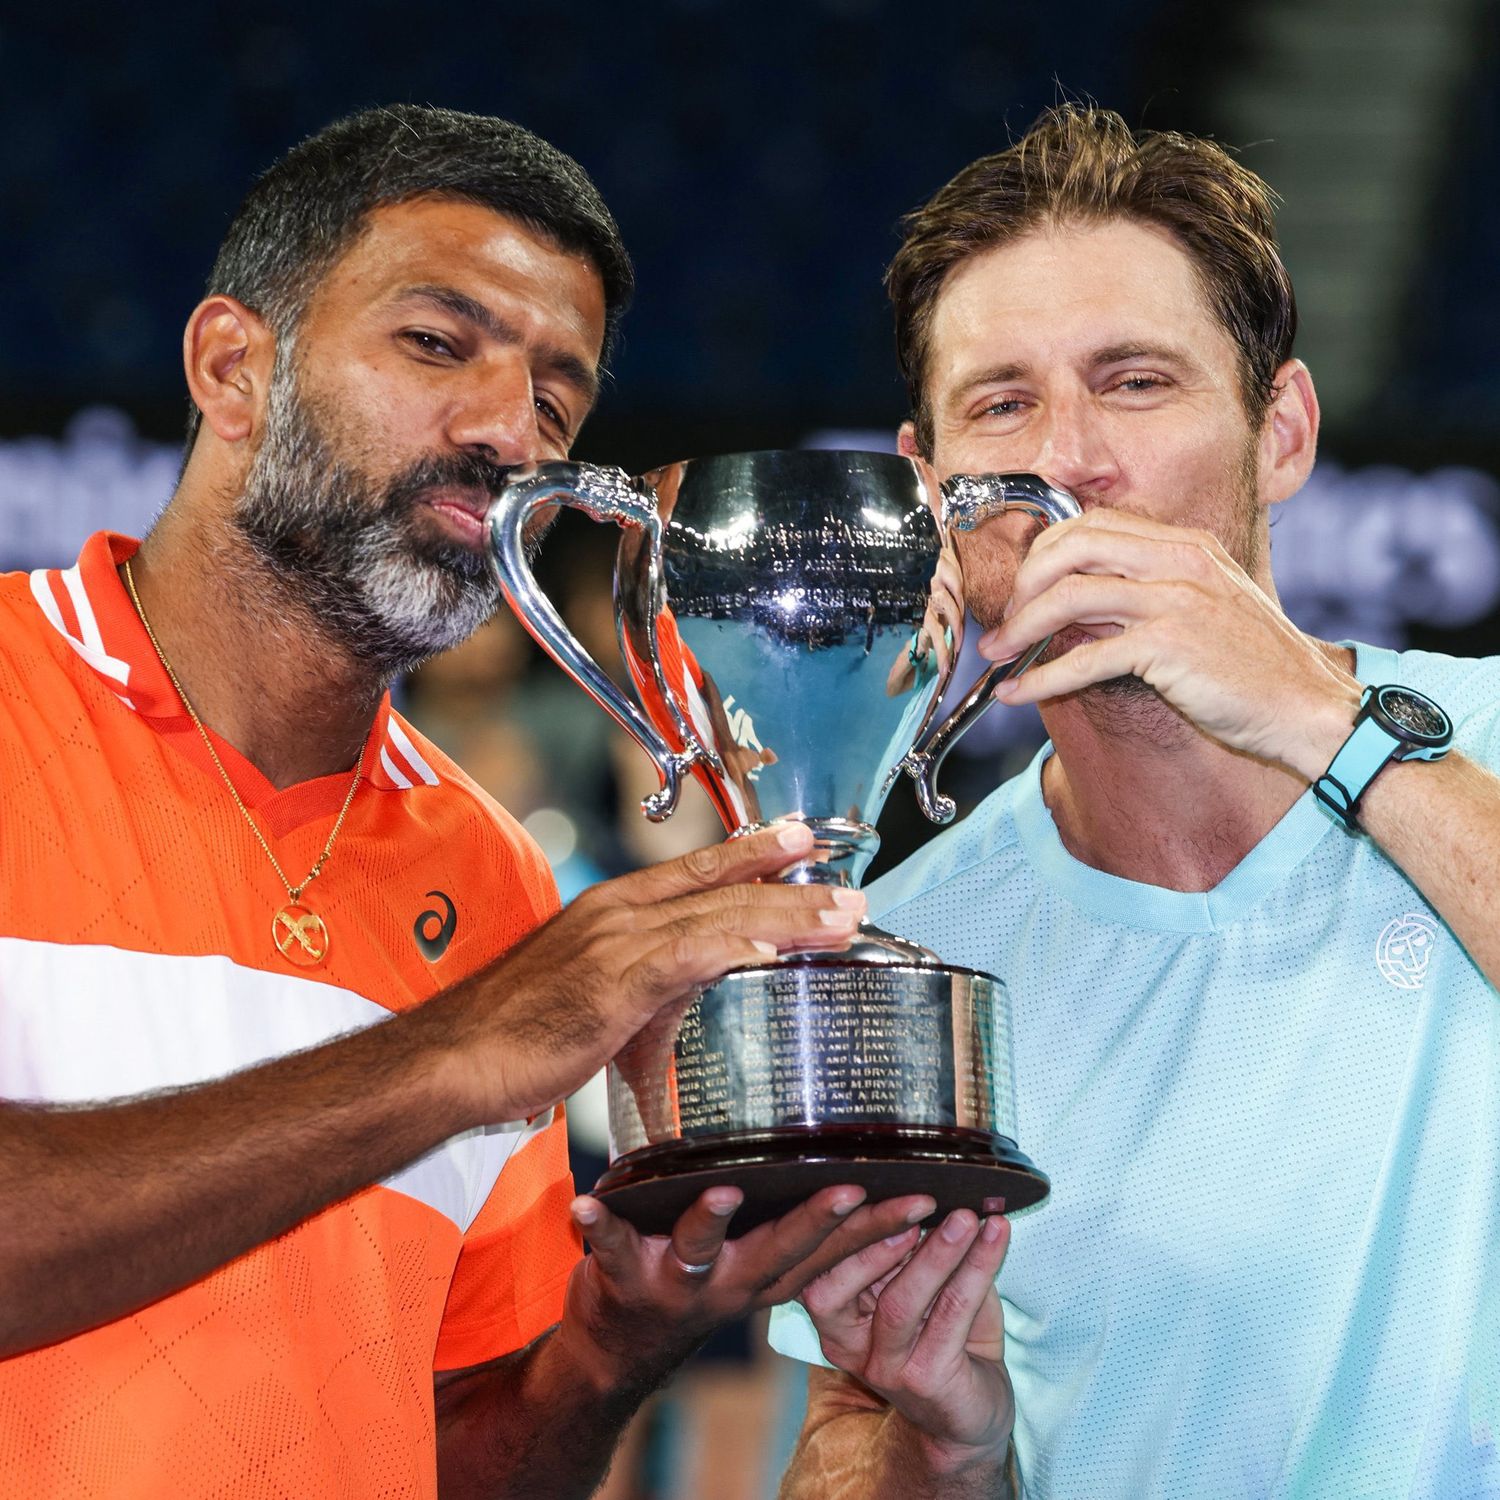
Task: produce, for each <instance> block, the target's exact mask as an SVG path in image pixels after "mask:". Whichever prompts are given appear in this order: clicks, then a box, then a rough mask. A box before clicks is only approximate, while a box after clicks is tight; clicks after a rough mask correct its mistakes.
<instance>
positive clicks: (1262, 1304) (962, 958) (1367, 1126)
mask: <svg viewBox="0 0 1500 1500" xmlns="http://www.w3.org/2000/svg"><path fill="white" fill-rule="evenodd" d="M1357 675H1358V676H1359V678H1360V679H1361V680H1362V681H1364V682H1374V683H1380V682H1403V683H1407V684H1409V685H1411V686H1413V687H1416V688H1418V689H1420V690H1421V691H1423V692H1426V693H1427V694H1429V695H1430V696H1431V697H1433V698H1434V699H1436V700H1437V702H1439V703H1441V704H1442V705H1443V706H1444V707H1445V708H1446V709H1447V710H1448V712H1449V713H1450V714H1451V715H1452V716H1453V718H1454V720H1455V722H1456V723H1457V724H1458V733H1457V738H1456V744H1457V745H1458V747H1459V748H1461V749H1462V750H1463V751H1464V752H1465V753H1466V754H1468V755H1470V756H1471V757H1473V758H1474V759H1476V760H1478V761H1480V762H1482V763H1484V764H1486V765H1488V766H1490V767H1492V768H1493V767H1495V766H1496V765H1497V764H1500V659H1490V660H1485V661H1460V660H1456V659H1453V658H1450V657H1443V656H1435V655H1429V654H1425V653H1417V652H1409V653H1406V654H1404V655H1400V656H1398V655H1396V654H1395V653H1393V652H1388V651H1378V650H1374V649H1371V648H1367V647H1360V648H1359V649H1358V668H1357ZM1049 753H1050V746H1047V747H1043V750H1042V751H1041V753H1040V754H1039V755H1038V756H1037V758H1036V760H1035V761H1034V762H1033V763H1032V765H1031V766H1030V768H1029V769H1028V770H1027V771H1026V772H1025V773H1023V774H1022V775H1021V776H1018V777H1017V778H1015V779H1014V780H1012V781H1010V782H1008V783H1006V784H1005V785H1004V786H1002V787H1000V788H999V789H998V790H997V791H996V792H995V793H994V794H993V795H992V796H990V797H989V798H988V799H987V800H986V801H985V802H984V804H983V805H982V806H981V807H980V808H979V809H978V810H977V811H976V812H975V813H974V814H973V815H972V816H971V817H969V818H967V819H966V820H965V821H964V822H963V823H962V824H960V825H959V826H958V827H956V828H954V829H953V830H951V831H950V832H948V833H945V834H943V835H942V836H941V837H939V838H937V839H935V840H934V841H933V842H932V843H931V844H930V845H928V846H927V847H926V848H925V849H923V850H922V851H921V852H920V853H919V854H918V855H916V856H915V857H914V858H913V859H911V860H909V861H907V863H906V864H904V865H903V866H902V867H901V868H900V869H899V870H897V871H895V872H894V873H893V874H891V875H890V876H888V877H887V878H886V879H884V880H881V881H879V882H878V883H877V884H876V885H875V886H874V887H873V888H872V890H871V909H872V913H873V914H874V915H876V916H877V917H879V919H880V920H881V922H882V925H884V926H886V927H888V928H890V929H891V930H893V931H895V932H898V933H901V934H903V935H904V936H907V937H911V938H915V939H916V940H917V941H919V942H922V943H924V944H926V945H928V946H929V947H931V948H933V949H934V950H935V951H936V952H937V953H938V954H940V955H941V957H942V958H943V959H944V960H945V961H947V962H950V963H955V964H963V965H968V966H971V967H973V968H977V969H984V970H988V971H989V972H990V973H993V974H996V975H998V976H999V977H1000V978H1001V979H1002V980H1003V981H1004V983H1005V985H1006V987H1007V989H1008V991H1009V995H1010V1003H1011V1007H1012V1031H1013V1037H1014V1047H1015V1079H1016V1119H1017V1128H1018V1141H1017V1144H1018V1145H1019V1146H1020V1148H1021V1150H1023V1151H1024V1152H1026V1153H1027V1155H1029V1156H1030V1157H1031V1158H1032V1160H1033V1161H1035V1162H1036V1163H1037V1165H1038V1166H1040V1167H1041V1168H1042V1170H1043V1171H1044V1172H1046V1173H1047V1174H1048V1175H1049V1176H1050V1178H1051V1180H1052V1195H1051V1197H1050V1199H1049V1200H1048V1201H1047V1202H1045V1203H1043V1204H1042V1205H1040V1206H1039V1207H1037V1208H1035V1209H1033V1210H1031V1211H1029V1212H1027V1213H1025V1214H1022V1215H1019V1216H1018V1217H1017V1221H1016V1224H1015V1230H1014V1236H1013V1240H1012V1244H1011V1249H1010V1253H1009V1255H1008V1257H1007V1259H1006V1262H1005V1265H1004V1267H1003V1269H1002V1270H1001V1273H1000V1278H999V1283H998V1284H999V1288H1000V1291H1001V1294H1002V1297H1003V1299H1004V1304H1005V1319H1006V1330H1005V1331H1006V1339H1005V1347H1006V1363H1007V1365H1008V1367H1009V1369H1010V1373H1011V1377H1012V1379H1013V1381H1014V1383H1015V1391H1016V1406H1017V1425H1016V1433H1015V1441H1016V1447H1017V1450H1018V1453H1019V1456H1020V1460H1021V1468H1022V1473H1023V1475H1024V1476H1025V1483H1026V1493H1027V1495H1028V1496H1033V1497H1047V1500H1190V1497H1191V1500H1200V1497H1201V1500H1313V1497H1317V1500H1354V1497H1360V1500H1365V1497H1372V1500H1375V1497H1378V1500H1394V1497H1403V1500H1404V1497H1420V1500H1474V1497H1479V1496H1496V1497H1500V1446H1497V1444H1500V996H1497V994H1496V991H1495V989H1494V988H1493V987H1492V986H1491V985H1490V984H1489V983H1488V982H1487V981H1486V980H1485V978H1484V977H1483V976H1482V975H1481V974H1480V973H1479V971H1478V970H1477V969H1476V968H1475V966H1474V964H1473V963H1472V962H1471V960H1470V959H1469V957H1468V955H1467V953H1466V952H1465V951H1464V949H1463V947H1462V946H1461V945H1460V944H1459V942H1458V940H1457V939H1456V938H1455V937H1454V936H1453V935H1452V933H1451V932H1450V931H1449V930H1448V929H1447V927H1446V926H1445V925H1444V924H1443V923H1442V921H1441V920H1440V919H1439V918H1438V917H1437V916H1436V915H1435V914H1434V913H1433V911H1432V909H1431V908H1430V907H1429V906H1428V904H1427V902H1426V901H1424V900H1423V898H1422V897H1421V895H1420V894H1419V893H1418V892H1417V890H1416V889H1415V888H1414V887H1413V886H1412V884H1411V883H1410V881H1408V880H1407V879H1406V877H1405V876H1404V875H1403V874H1402V873H1401V871H1400V870H1399V869H1397V868H1396V867H1395V866H1394V865H1393V864H1392V863H1391V862H1390V861H1389V860H1387V859H1386V858H1385V857H1384V856H1383V855H1382V854H1381V852H1380V850H1379V849H1378V848H1376V847H1375V845H1374V844H1373V843H1372V842H1371V841H1370V840H1369V839H1368V838H1365V837H1361V836H1354V835H1351V834H1349V833H1347V832H1345V831H1344V829H1343V828H1342V826H1340V825H1339V824H1338V823H1336V822H1335V821H1334V819H1333V818H1331V817H1330V816H1329V814H1328V813H1327V812H1325V811H1324V810H1323V808H1322V807H1321V806H1320V805H1319V804H1318V803H1317V802H1315V801H1314V799H1313V797H1312V795H1311V793H1308V794H1307V795H1306V796H1304V797H1303V798H1302V799H1301V800H1299V801H1298V802H1297V804H1296V805H1295V806H1294V807H1293V808H1292V809H1291V810H1290V811H1289V812H1288V813H1287V814H1286V816H1285V817H1284V818H1283V819H1282V820H1281V822H1280V823H1278V824H1277V826H1276V827H1275V828H1274V829H1272V831H1271V832H1270V833H1269V834H1268V835H1267V837H1266V838H1265V839H1264V840H1263V841H1262V842H1261V843H1260V844H1259V845H1257V846H1256V848H1254V849H1253V850H1252V851H1251V852H1250V853H1249V855H1248V856H1247V857H1246V858H1245V859H1244V860H1243V862H1242V863H1240V864H1239V865H1238V866H1237V867H1236V868H1235V869H1234V870H1233V871H1231V873H1230V874H1229V875H1228V876H1226V877H1225V879H1224V880H1223V881H1222V882H1221V883H1220V884H1219V885H1218V886H1217V887H1215V888H1214V889H1213V890H1211V891H1208V892H1205V893H1202V894H1185V893H1182V892H1177V891H1169V890H1163V889H1160V888H1159V887H1155V886H1148V885H1140V884H1136V883H1135V882H1132V881H1126V880H1121V879H1118V878H1116V877H1114V876H1111V875H1106V874H1102V873H1101V872H1099V871H1097V870H1094V869H1092V868H1090V867H1089V866H1087V865H1084V864H1082V863H1080V862H1079V861H1077V860H1075V859H1074V858H1073V857H1072V856H1071V855H1070V854H1068V852H1067V851H1066V849H1065V848H1064V847H1063V844H1062V842H1061V840H1060V839H1059V838H1058V835H1057V831H1056V828H1055V826H1054V825H1053V822H1052V819H1051V815H1050V814H1049V812H1048V810H1047V807H1046V804H1045V802H1044V801H1043V799H1042V793H1041V766H1042V762H1043V761H1044V760H1045V758H1046V756H1047V755H1048V754H1049ZM1495 875H1496V881H1497V887H1500V870H1497V871H1496V872H1495ZM1496 919H1497V920H1500V895H1497V898H1496ZM772 1343H773V1344H774V1345H775V1346H776V1347H777V1348H778V1349H780V1350H782V1352H784V1353H789V1354H793V1355H795V1356H796V1357H799V1358H803V1359H817V1358H818V1354H817V1342H816V1335H815V1334H814V1333H813V1331H812V1328H811V1325H810V1324H809V1323H808V1321H807V1319H806V1316H805V1314H803V1313H802V1311H801V1309H800V1308H797V1307H793V1308H785V1309H778V1311H777V1316H776V1318H775V1320H774V1322H773V1327H772Z"/></svg>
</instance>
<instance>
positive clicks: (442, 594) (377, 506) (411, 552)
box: [233, 350, 505, 680]
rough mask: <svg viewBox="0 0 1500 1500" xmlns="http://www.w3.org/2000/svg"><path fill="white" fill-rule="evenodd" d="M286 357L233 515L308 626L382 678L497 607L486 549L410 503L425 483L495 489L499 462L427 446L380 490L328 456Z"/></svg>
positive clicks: (447, 642)
mask: <svg viewBox="0 0 1500 1500" xmlns="http://www.w3.org/2000/svg"><path fill="white" fill-rule="evenodd" d="M293 363H294V362H293V359H292V357H291V352H290V351H289V350H288V351H285V352H284V355H283V357H282V358H279V359H278V361H277V367H276V371H275V374H274V376H273V379H272V382H271V391H270V396H269V401H268V407H267V414H266V416H267V420H266V429H265V436H264V438H263V439H262V441H261V445H260V449H259V451H258V452H257V453H256V455H255V458H254V461H253V462H252V464H251V467H250V472H249V474H248V475H247V476H246V480H245V486H244V489H243V491H242V493H241V494H240V496H239V498H238V500H237V501H236V504H235V508H234V515H233V521H234V525H235V527H236V528H237V529H238V531H239V532H240V534H241V535H242V536H243V537H244V538H245V540H246V541H247V542H248V543H249V544H250V547H251V549H252V550H253V552H254V553H255V555H256V556H257V557H258V558H259V559H260V560H261V561H262V562H263V563H264V564H265V566H266V568H267V569H268V570H269V571H270V572H271V573H272V574H273V575H274V577H275V578H276V579H277V580H278V582H279V583H280V584H282V586H283V587H284V589H285V591H286V594H287V596H288V597H289V600H290V601H291V602H292V603H293V604H294V605H295V606H297V607H299V608H300V609H301V610H303V611H305V612H306V614H307V616H308V618H309V619H310V620H311V621H312V622H313V624H314V626H315V628H317V629H318V630H319V631H321V632H324V633H326V634H327V635H328V636H329V637H331V638H332V639H333V640H334V641H336V642H337V643H338V644H339V645H340V646H342V647H343V648H344V649H345V650H346V651H348V652H349V653H350V655H351V656H353V657H354V658H355V659H356V660H357V661H360V662H362V663H364V664H366V665H368V666H369V667H371V668H372V669H373V670H374V671H376V672H378V673H379V675H380V676H381V677H382V678H384V679H387V680H388V679H390V678H392V677H395V676H397V675H399V674H400V673H402V672H406V671H410V670H411V669H412V668H413V667H415V666H417V665H419V664H420V663H421V662H423V661H425V660H426V659H427V658H428V657H430V656H435V655H436V654H437V653H438V652H440V651H446V650H448V649H449V648H450V647H452V646H456V645H458V644H459V643H460V642H461V641H464V640H466V639H468V637H469V636H470V635H472V634H473V633H474V631H475V630H477V629H478V628H479V627H480V626H481V625H482V624H484V622H485V621H486V620H488V619H489V618H490V616H491V615H493V614H494V613H495V610H496V609H497V608H498V607H499V604H500V586H499V583H498V582H497V580H496V578H495V575H494V572H493V570H492V569H491V568H490V565H489V562H488V559H487V558H485V557H484V556H483V555H481V554H480V553H477V552H472V551H470V550H469V549H468V548H467V547H464V546H462V545H460V544H459V543H457V542H450V541H444V540H442V539H440V538H435V537H433V536H431V535H428V534H425V528H423V527H421V526H420V525H419V524H418V523H417V521H416V515H417V509H418V507H419V505H420V504H421V503H422V501H421V496H422V494H423V492H424V491H429V490H431V489H433V488H435V487H437V486H442V485H453V486H457V487H461V488H465V489H482V490H485V491H487V492H488V493H490V494H497V493H498V492H499V490H500V487H501V485H502V484H503V483H504V478H505V470H504V469H503V468H502V467H501V466H500V465H498V464H494V463H491V462H489V461H488V460H486V459H483V458H480V457H478V456H476V455H466V454H447V455H442V456H434V457H430V458H426V459H423V460H421V461H419V462H418V463H416V464H414V465H412V466H411V467H410V468H408V469H407V470H405V471H404V472H403V473H401V474H399V475H397V476H396V477H395V478H394V479H392V480H389V481H388V482H386V484H385V486H384V489H383V490H382V488H381V486H380V485H379V484H378V483H377V482H376V481H375V480H373V479H371V478H370V477H369V476H368V475H366V474H364V473H363V472H361V471H360V470H359V469H357V468H356V467H354V466H353V465H352V464H348V463H345V462H341V461H340V460H339V459H338V458H337V456H336V455H335V453H334V450H333V445H332V444H331V443H330V441H329V440H328V437H327V435H326V428H325V426H324V425H323V424H321V423H320V422H319V421H318V420H317V418H316V415H315V413H314V411H313V410H312V409H311V408H310V405H309V403H307V402H304V401H303V400H301V398H300V397H299V395H298V392H297V389H296V376H295V372H294V369H293Z"/></svg>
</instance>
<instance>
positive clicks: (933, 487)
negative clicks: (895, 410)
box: [896, 421, 943, 524]
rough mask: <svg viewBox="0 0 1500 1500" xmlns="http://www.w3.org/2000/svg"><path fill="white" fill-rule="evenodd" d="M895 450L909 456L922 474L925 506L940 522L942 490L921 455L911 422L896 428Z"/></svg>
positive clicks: (935, 474)
mask: <svg viewBox="0 0 1500 1500" xmlns="http://www.w3.org/2000/svg"><path fill="white" fill-rule="evenodd" d="M896 451H897V452H898V453H899V454H900V455H901V456H902V458H909V459H911V461H912V462H913V463H914V464H916V466H917V472H918V473H919V474H920V475H921V476H922V487H923V488H924V489H925V490H926V491H927V506H928V509H930V510H931V511H932V513H933V515H935V516H936V517H937V518H938V521H939V523H940V524H941V522H942V519H943V492H942V491H941V490H940V489H939V488H938V476H937V471H936V470H935V469H934V468H933V467H932V465H931V464H930V463H928V461H927V460H926V458H924V457H923V456H922V450H921V449H920V448H918V447H917V429H916V425H915V424H914V423H912V422H909V421H908V422H903V423H902V424H901V425H900V427H898V428H897V429H896Z"/></svg>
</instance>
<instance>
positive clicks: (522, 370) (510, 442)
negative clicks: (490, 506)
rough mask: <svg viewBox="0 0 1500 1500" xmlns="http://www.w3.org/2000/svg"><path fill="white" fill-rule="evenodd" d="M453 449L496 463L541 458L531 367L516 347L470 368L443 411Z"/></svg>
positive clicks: (521, 462)
mask: <svg viewBox="0 0 1500 1500" xmlns="http://www.w3.org/2000/svg"><path fill="white" fill-rule="evenodd" d="M446 425H447V437H448V441H449V442H450V443H452V444H453V446H454V447H455V448H462V449H463V450H465V451H466V452H469V453H475V454H478V455H480V456H482V457H484V458H488V459H490V460H491V461H492V462H494V463H500V464H529V463H535V462H537V460H538V459H539V458H540V457H541V456H542V454H541V449H542V443H541V433H540V430H539V428H538V426H537V411H536V393H535V391H534V390H533V389H532V385H531V368H530V365H529V364H528V362H527V361H526V360H525V359H524V358H522V357H520V356H519V352H518V351H514V350H504V351H501V352H500V353H499V354H498V356H497V357H496V358H494V359H490V360H486V361H484V362H483V364H480V363H477V362H476V364H475V365H474V366H473V367H472V378H471V379H470V380H469V381H467V382H466V383H465V385H464V387H463V389H462V390H461V391H459V392H458V393H456V395H455V398H454V401H453V404H452V406H451V407H450V409H449V411H448V415H447V424H446Z"/></svg>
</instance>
